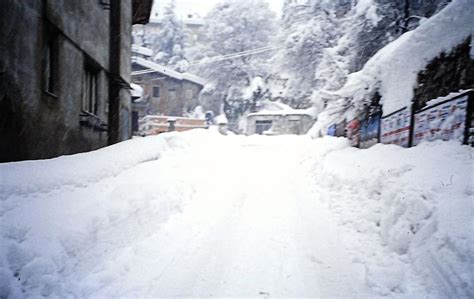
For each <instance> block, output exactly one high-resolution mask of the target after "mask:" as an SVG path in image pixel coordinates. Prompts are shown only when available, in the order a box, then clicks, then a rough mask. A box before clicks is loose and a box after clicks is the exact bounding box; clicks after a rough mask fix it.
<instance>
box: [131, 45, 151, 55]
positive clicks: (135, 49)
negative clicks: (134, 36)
mask: <svg viewBox="0 0 474 299" xmlns="http://www.w3.org/2000/svg"><path fill="white" fill-rule="evenodd" d="M132 53H136V54H141V55H143V56H148V57H151V56H152V55H153V50H151V49H148V48H146V47H142V46H140V45H132Z"/></svg>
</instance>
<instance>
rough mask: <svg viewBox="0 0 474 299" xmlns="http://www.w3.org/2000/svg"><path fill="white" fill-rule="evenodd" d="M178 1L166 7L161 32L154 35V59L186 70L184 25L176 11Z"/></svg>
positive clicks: (177, 68) (172, 1)
mask: <svg viewBox="0 0 474 299" xmlns="http://www.w3.org/2000/svg"><path fill="white" fill-rule="evenodd" d="M175 8H176V3H175V0H171V1H170V2H169V3H168V4H167V5H166V7H165V10H164V13H163V19H162V20H161V21H162V24H163V27H162V28H161V30H160V32H159V33H158V34H157V35H155V36H154V37H153V46H152V48H153V52H154V57H153V60H155V62H157V63H159V64H163V65H166V66H170V67H173V68H174V69H176V70H178V71H185V70H186V68H187V62H186V58H185V52H184V27H183V23H182V22H181V21H180V20H179V19H178V18H177V16H176V13H175Z"/></svg>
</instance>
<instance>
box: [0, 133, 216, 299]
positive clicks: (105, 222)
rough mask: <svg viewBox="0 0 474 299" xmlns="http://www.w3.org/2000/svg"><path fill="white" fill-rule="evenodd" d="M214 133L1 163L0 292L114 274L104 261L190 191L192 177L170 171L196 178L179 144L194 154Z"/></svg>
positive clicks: (82, 285) (92, 285)
mask: <svg viewBox="0 0 474 299" xmlns="http://www.w3.org/2000/svg"><path fill="white" fill-rule="evenodd" d="M218 137H220V135H218V134H211V133H209V132H208V131H206V130H193V131H189V132H186V133H180V134H177V133H167V134H162V135H159V136H153V137H145V138H139V139H133V140H131V141H127V142H123V143H120V144H117V145H114V146H110V147H107V148H104V149H100V150H97V151H93V152H89V153H84V154H78V155H73V156H65V157H60V158H56V159H50V160H42V161H28V162H19V163H9V164H0V174H1V180H0V183H1V188H0V244H1V245H0V298H24V297H30V298H38V297H42V296H44V297H48V296H52V297H59V298H66V297H81V298H88V297H91V296H92V293H94V292H96V291H97V290H98V289H100V288H101V287H104V286H106V285H107V284H108V283H110V282H111V280H117V279H119V278H120V276H121V275H123V273H124V271H127V270H126V269H124V268H123V265H118V267H119V268H120V269H119V271H115V269H114V270H112V268H113V267H114V265H115V263H114V262H113V261H114V260H115V259H117V258H118V256H119V255H120V254H126V253H127V248H128V246H130V245H131V244H133V242H137V240H143V239H147V238H148V237H149V236H150V235H152V234H153V233H156V231H158V230H159V228H160V226H161V225H162V224H163V223H164V222H166V221H167V220H168V219H169V218H170V217H171V216H172V215H174V214H176V213H177V212H179V211H180V210H181V208H182V205H183V203H184V202H185V200H186V199H189V198H192V195H193V192H194V190H193V186H192V185H188V184H186V183H185V182H184V181H183V180H180V179H179V178H180V177H182V176H183V175H186V176H187V177H204V176H203V174H201V173H193V170H192V169H187V164H186V163H183V154H182V151H185V152H186V151H187V150H188V148H189V145H190V144H193V151H194V152H195V153H197V154H198V155H199V151H200V150H201V144H202V143H204V144H206V143H210V140H212V139H213V138H218ZM201 142H202V143H201ZM180 153H181V154H180ZM164 156H166V157H167V159H161V158H163V157H164ZM161 246H162V244H155V248H158V247H161ZM99 265H100V266H99ZM85 273H88V274H89V276H88V277H87V278H84V274H85Z"/></svg>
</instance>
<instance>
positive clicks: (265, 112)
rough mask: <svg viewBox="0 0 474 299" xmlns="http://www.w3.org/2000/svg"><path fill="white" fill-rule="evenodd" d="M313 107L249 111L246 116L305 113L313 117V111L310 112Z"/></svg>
mask: <svg viewBox="0 0 474 299" xmlns="http://www.w3.org/2000/svg"><path fill="white" fill-rule="evenodd" d="M312 111H313V109H312V108H309V109H291V108H290V109H282V110H262V111H259V112H255V113H250V114H249V115H248V117H250V116H261V115H265V116H270V115H307V116H311V117H314V113H313V112H312Z"/></svg>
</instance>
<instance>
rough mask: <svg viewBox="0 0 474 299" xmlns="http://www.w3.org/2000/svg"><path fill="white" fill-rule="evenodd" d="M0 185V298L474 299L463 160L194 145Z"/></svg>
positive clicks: (190, 137)
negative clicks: (427, 298) (405, 298)
mask: <svg viewBox="0 0 474 299" xmlns="http://www.w3.org/2000/svg"><path fill="white" fill-rule="evenodd" d="M400 157H403V159H402V160H403V161H401V160H398V159H397V158H400ZM432 159H437V160H436V161H437V164H436V165H434V166H433V163H430V161H432ZM441 170H442V171H441ZM0 171H2V172H1V173H2V181H1V184H0V199H1V201H0V220H1V222H0V224H1V226H0V228H1V231H0V232H1V235H0V237H1V239H0V240H1V241H2V243H1V244H2V245H1V246H0V281H1V282H0V297H2V295H11V296H13V297H15V296H16V297H37V296H39V295H43V296H59V297H66V296H77V297H81V298H85V297H88V298H89V297H110V298H117V297H128V298H144V297H164V296H165V297H190V296H193V297H194V296H205V297H207V296H217V297H222V296H226V297H229V296H238V297H274V296H275V297H354V296H359V297H367V296H380V295H389V294H390V295H407V294H411V295H413V294H418V295H419V294H424V295H431V296H443V295H444V294H446V292H447V293H449V294H451V295H453V294H454V295H457V296H469V295H471V294H472V290H473V289H472V270H470V269H471V266H472V255H470V257H469V254H470V253H472V249H473V247H474V246H473V244H472V236H469V235H470V234H469V231H470V229H471V228H472V224H473V222H472V215H473V214H472V204H470V203H472V198H473V194H474V192H473V188H472V184H471V182H470V179H471V178H472V177H471V175H472V149H470V148H467V147H461V146H458V145H455V144H448V143H436V144H434V145H424V146H420V147H419V148H417V149H412V150H404V149H400V148H398V147H394V146H376V147H375V148H374V149H371V150H367V151H361V150H357V149H353V148H349V147H348V146H347V143H346V141H345V140H343V139H337V138H326V139H322V140H312V139H310V138H308V137H297V136H282V137H262V136H257V137H242V136H227V137H224V136H219V135H216V134H212V133H209V132H206V131H196V132H191V133H186V134H165V135H163V136H160V137H151V138H145V139H139V140H133V141H130V142H126V143H124V144H120V145H117V146H115V147H112V148H109V149H104V150H100V151H97V152H95V153H88V154H82V155H76V156H71V157H63V158H59V159H54V160H50V161H41V162H24V163H13V164H4V165H0ZM432 171H434V172H432ZM441 172H443V173H441ZM444 172H446V173H444ZM439 182H442V183H443V184H444V185H443V184H439ZM438 185H440V186H438ZM446 194H449V196H450V202H454V204H450V205H449V209H450V213H451V214H448V215H443V211H440V210H439V209H440V207H442V206H443V204H446V203H445V202H443V199H444V198H446ZM402 197H403V200H402V201H401V202H400V200H401V198H402ZM405 197H406V198H407V199H406V201H407V202H409V203H406V202H405ZM456 202H457V204H456ZM452 213H454V214H452ZM453 215H454V216H455V217H456V219H455V220H453V219H452V218H451V217H452V216H453ZM448 218H449V219H448ZM446 219H448V220H446ZM450 221H451V222H453V221H454V222H456V221H458V222H461V223H462V224H463V225H464V226H465V227H466V228H464V229H461V230H460V231H458V232H457V235H453V232H452V229H451V226H453V225H455V224H456V223H454V222H453V223H450ZM433 223H434V224H433ZM446 223H447V224H446ZM433 226H435V227H433ZM439 238H442V239H443V238H444V239H443V240H444V241H443V242H441V243H443V244H444V245H443V244H441V245H443V246H441V245H440V244H439V241H437V240H439ZM445 245H448V246H445ZM427 248H428V249H433V248H434V251H435V252H432V255H433V256H434V258H433V260H435V261H436V263H438V264H439V265H437V267H438V268H437V269H439V268H441V270H440V271H439V272H440V275H441V276H442V275H450V276H452V277H454V276H455V277H454V278H452V279H451V281H448V284H447V287H446V285H444V286H440V287H439V288H438V282H439V279H440V278H439V277H437V274H436V273H434V274H433V273H431V272H432V271H430V270H429V269H428V270H426V269H427V268H429V267H430V265H432V260H431V259H427V258H426V256H425V255H424V254H421V256H422V257H423V258H421V257H420V253H423V252H425V251H426V250H427ZM436 250H438V251H439V252H436ZM442 250H444V251H442ZM438 253H439V255H440V256H437V254H438ZM448 254H451V255H454V256H448ZM441 255H443V256H444V255H446V256H445V257H444V260H442V259H441ZM423 271H425V272H423ZM433 271H434V270H433ZM448 280H449V279H448ZM446 288H448V289H447V290H446ZM443 289H444V291H443ZM443 292H445V293H443Z"/></svg>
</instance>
